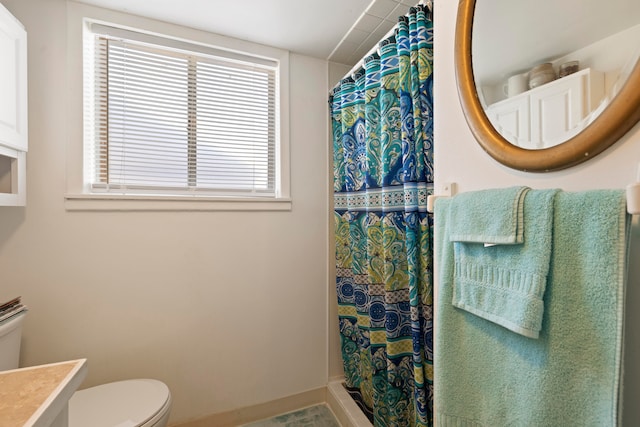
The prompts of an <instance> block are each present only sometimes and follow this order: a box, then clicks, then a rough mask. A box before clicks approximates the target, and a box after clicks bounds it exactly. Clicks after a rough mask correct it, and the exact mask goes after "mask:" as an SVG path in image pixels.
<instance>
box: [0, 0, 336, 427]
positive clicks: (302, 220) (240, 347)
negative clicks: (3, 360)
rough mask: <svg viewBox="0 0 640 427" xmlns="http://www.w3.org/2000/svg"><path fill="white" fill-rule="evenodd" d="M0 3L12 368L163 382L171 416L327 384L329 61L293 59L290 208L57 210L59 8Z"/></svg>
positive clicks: (36, 2) (61, 78)
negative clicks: (24, 130)
mask: <svg viewBox="0 0 640 427" xmlns="http://www.w3.org/2000/svg"><path fill="white" fill-rule="evenodd" d="M2 2H3V4H4V5H5V6H6V7H7V8H8V9H9V10H10V11H11V12H12V13H13V14H14V15H15V16H16V17H17V18H18V19H19V20H20V21H21V22H22V23H23V24H24V25H25V27H26V29H27V32H28V43H29V52H28V62H29V137H30V141H29V154H28V174H27V180H28V199H27V206H26V208H7V207H0V297H6V296H14V295H22V297H23V301H24V302H25V303H26V305H28V306H29V308H30V311H29V314H28V318H27V320H26V325H25V330H24V341H23V354H22V358H21V364H22V365H35V364H41V363H48V362H54V361H60V360H66V359H73V358H80V357H86V358H88V360H89V374H88V377H87V380H86V381H85V384H84V386H91V385H95V384H98V383H102V382H107V381H114V380H119V379H125V378H136V377H152V378H157V379H160V380H162V381H164V382H166V383H167V384H168V385H169V387H170V389H171V391H172V394H173V397H174V405H173V411H172V418H171V419H172V421H173V422H178V421H184V420H188V419H193V418H198V417H201V416H205V415H209V414H213V413H218V412H223V411H229V410H232V409H236V408H240V407H244V406H249V405H254V404H258V403H262V402H267V401H271V400H274V399H277V398H280V397H284V396H288V395H292V394H296V393H300V392H303V391H307V390H310V389H314V388H317V387H322V386H324V385H325V384H326V381H327V376H328V373H327V370H328V356H327V355H328V350H327V324H328V320H327V316H328V311H329V309H328V303H327V282H328V277H327V263H328V258H327V257H328V248H327V235H328V231H327V228H328V225H327V224H328V222H329V219H328V218H329V217H328V212H329V207H328V202H327V199H328V184H327V172H326V171H327V146H326V144H327V140H328V134H327V122H328V113H327V81H328V76H327V68H328V67H327V62H326V61H323V60H318V59H313V58H310V57H306V56H302V55H296V54H292V55H291V57H290V77H291V80H290V102H291V104H290V105H291V121H290V123H291V125H290V143H291V194H292V199H293V209H292V211H290V212H70V211H66V210H65V208H64V194H65V191H66V188H67V185H66V182H65V179H66V167H67V165H66V164H65V162H66V156H65V145H66V142H67V138H68V137H69V135H71V134H74V133H76V132H72V130H71V129H68V128H67V122H68V117H67V114H68V113H67V110H66V105H67V96H68V95H67V94H68V91H69V89H70V88H68V87H67V86H66V84H67V83H66V80H67V79H66V72H67V70H66V60H65V58H66V53H67V52H66V49H67V39H66V31H67V30H66V27H67V14H66V6H67V4H66V1H65V0H2ZM70 84H74V83H73V82H71V83H70ZM77 84H78V85H80V84H81V82H80V81H78V82H77Z"/></svg>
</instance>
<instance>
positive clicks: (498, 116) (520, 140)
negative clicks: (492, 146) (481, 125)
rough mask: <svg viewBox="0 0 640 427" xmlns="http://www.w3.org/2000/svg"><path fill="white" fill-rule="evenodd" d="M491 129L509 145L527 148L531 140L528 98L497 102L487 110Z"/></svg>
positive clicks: (520, 97) (522, 97)
mask: <svg viewBox="0 0 640 427" xmlns="http://www.w3.org/2000/svg"><path fill="white" fill-rule="evenodd" d="M487 115H488V117H489V120H491V123H492V124H493V127H495V128H496V130H497V131H498V132H500V134H501V135H502V136H504V138H505V139H506V140H507V141H509V142H510V143H512V144H514V145H517V146H520V147H523V148H531V147H528V144H529V141H530V140H531V135H530V125H529V123H530V120H529V97H528V96H522V95H521V96H518V97H514V98H510V99H507V100H505V101H501V102H498V103H496V104H493V105H491V106H490V107H489V108H488V109H487Z"/></svg>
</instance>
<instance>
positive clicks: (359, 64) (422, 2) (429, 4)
mask: <svg viewBox="0 0 640 427" xmlns="http://www.w3.org/2000/svg"><path fill="white" fill-rule="evenodd" d="M418 5H423V6H426V7H427V8H428V9H429V10H430V11H432V13H433V1H432V0H420V1H419V2H418V3H416V6H418ZM405 16H407V15H406V14H405ZM397 28H398V24H395V25H394V26H393V28H391V29H390V30H389V31H387V33H386V34H385V35H384V36H382V38H381V39H380V41H382V40H384V39H386V38H387V37H389V36H391V35H392V34H393V33H394V32H395V31H396V29H397ZM378 49H379V47H378V43H376V45H375V46H373V47H372V48H371V49H369V51H368V52H367V53H365V54H364V56H363V57H362V58H361V59H360V60H359V61H358V62H356V64H355V65H354V66H353V67H351V69H350V70H349V71H348V72H347V73H346V74H345V75H344V76H343V77H342V79H344V78H345V77H347V76H353V74H354V73H355V72H356V70H358V68H360V67H362V66H363V65H364V60H365V59H366V58H367V57H368V56H369V55H373V54H374V53H375V52H378ZM342 79H340V80H342ZM339 84H340V82H338V85H339ZM336 86H337V85H336ZM332 90H333V88H332V89H331V91H332ZM331 91H330V92H331Z"/></svg>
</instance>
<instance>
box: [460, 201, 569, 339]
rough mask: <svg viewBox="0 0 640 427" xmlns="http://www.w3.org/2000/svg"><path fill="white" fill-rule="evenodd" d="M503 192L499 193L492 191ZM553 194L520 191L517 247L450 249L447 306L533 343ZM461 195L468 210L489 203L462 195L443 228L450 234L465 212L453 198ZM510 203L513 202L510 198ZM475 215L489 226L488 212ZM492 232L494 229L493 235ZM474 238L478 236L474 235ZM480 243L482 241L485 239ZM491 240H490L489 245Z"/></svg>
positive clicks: (470, 245) (539, 319)
mask: <svg viewBox="0 0 640 427" xmlns="http://www.w3.org/2000/svg"><path fill="white" fill-rule="evenodd" d="M496 192H503V190H496ZM556 193H557V190H531V191H528V189H526V190H525V191H520V193H519V194H518V195H517V196H516V198H517V199H518V203H517V204H518V207H517V208H516V207H514V209H512V210H513V211H515V210H517V211H518V212H517V214H516V213H515V212H514V215H517V216H518V220H517V222H518V223H519V225H518V228H519V230H520V232H519V234H520V235H521V237H520V240H521V241H522V243H521V244H508V245H491V246H488V247H487V246H485V245H483V244H482V243H474V242H460V241H456V242H455V243H454V257H455V270H454V287H453V299H452V304H453V305H454V306H456V307H458V308H461V309H463V310H466V311H468V312H470V313H473V314H475V315H477V316H480V317H482V318H484V319H487V320H491V321H492V322H495V323H497V324H499V325H501V326H504V327H505V328H507V329H509V330H511V331H513V332H516V333H519V334H522V335H524V336H526V337H529V338H538V334H539V332H540V328H541V326H542V316H543V313H544V305H543V302H542V296H543V294H544V290H545V287H546V285H547V275H548V273H549V260H550V257H551V234H552V229H551V227H552V224H553V201H554V198H555V195H556ZM463 195H467V197H466V198H465V199H466V201H468V200H474V202H475V203H474V206H481V205H482V203H483V202H482V201H483V200H485V201H487V203H492V202H493V200H492V199H496V197H495V196H494V197H491V196H492V195H493V192H492V190H483V191H479V192H471V193H462V194H460V195H459V196H456V197H454V198H453V199H452V202H451V209H450V210H449V218H450V219H449V221H448V222H449V224H450V227H451V230H452V234H455V233H456V232H457V231H458V230H459V224H457V223H456V222H455V220H452V219H451V218H452V217H454V218H455V217H456V212H455V211H457V210H460V209H462V210H466V211H468V210H469V209H467V206H466V204H465V203H464V202H462V203H461V202H459V201H457V200H456V199H458V197H460V196H463ZM510 197H513V196H510ZM490 206H491V205H488V206H487V209H485V210H484V213H481V212H478V213H477V214H476V216H477V217H485V218H481V219H482V221H479V222H485V223H488V224H491V218H492V217H495V216H496V214H495V213H494V211H493V210H490V209H489V207H490ZM497 228H498V227H497V226H496V227H494V229H497ZM477 234H479V235H481V234H483V233H481V231H480V230H478V232H477ZM485 237H486V236H485ZM494 240H495V239H494Z"/></svg>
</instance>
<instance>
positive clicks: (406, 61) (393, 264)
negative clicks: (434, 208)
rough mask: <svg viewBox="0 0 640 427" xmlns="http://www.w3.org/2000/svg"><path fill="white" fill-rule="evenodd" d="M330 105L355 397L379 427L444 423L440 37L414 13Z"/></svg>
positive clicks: (343, 312)
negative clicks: (438, 418) (437, 134)
mask: <svg viewBox="0 0 640 427" xmlns="http://www.w3.org/2000/svg"><path fill="white" fill-rule="evenodd" d="M378 51H379V54H377V53H376V54H374V55H371V56H369V57H367V58H365V60H364V65H363V67H361V68H360V69H358V70H356V72H355V73H354V74H353V75H352V76H349V77H347V78H344V79H343V80H342V81H341V83H340V84H339V85H338V86H337V87H336V88H334V90H333V91H332V95H331V96H330V106H331V122H332V130H333V149H334V209H335V210H334V219H335V243H336V273H337V274H336V276H337V277H336V286H337V294H338V313H339V326H340V337H341V349H342V358H343V363H344V372H345V387H346V388H347V390H348V391H349V392H350V393H351V394H352V396H353V397H354V399H355V400H356V401H357V402H358V403H359V404H360V406H361V408H362V409H363V410H364V411H365V413H367V415H368V416H369V418H370V419H371V421H372V423H373V424H374V425H375V426H390V427H391V426H393V427H401V426H431V425H432V413H433V404H432V398H433V293H432V290H433V278H432V277H433V258H432V227H433V218H432V216H431V214H429V213H427V210H426V202H427V195H428V194H430V193H431V192H432V190H433V25H432V16H431V12H430V10H429V9H428V8H426V7H424V6H418V7H415V8H411V9H410V11H409V13H408V14H407V16H402V17H400V19H399V23H398V26H397V28H396V30H395V34H394V36H391V37H389V38H388V39H385V40H383V41H382V42H381V43H380V45H379V48H378Z"/></svg>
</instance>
